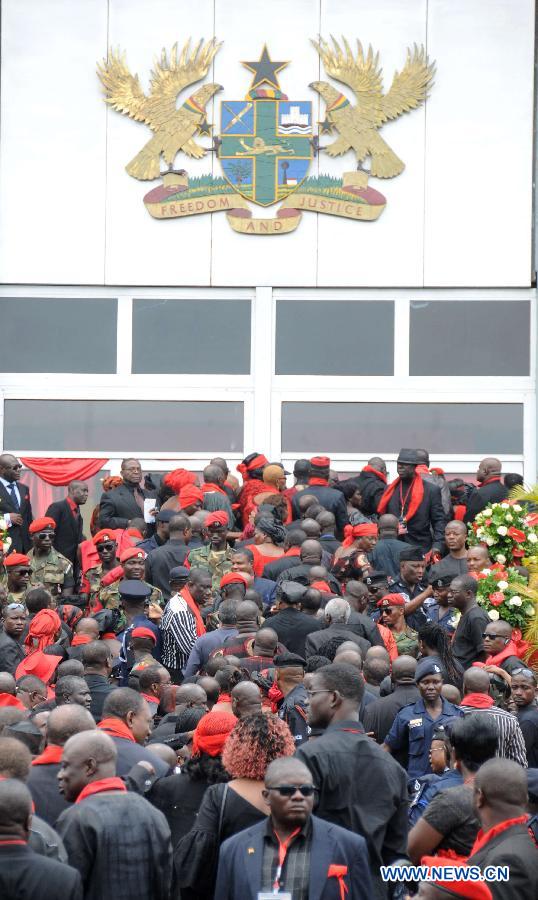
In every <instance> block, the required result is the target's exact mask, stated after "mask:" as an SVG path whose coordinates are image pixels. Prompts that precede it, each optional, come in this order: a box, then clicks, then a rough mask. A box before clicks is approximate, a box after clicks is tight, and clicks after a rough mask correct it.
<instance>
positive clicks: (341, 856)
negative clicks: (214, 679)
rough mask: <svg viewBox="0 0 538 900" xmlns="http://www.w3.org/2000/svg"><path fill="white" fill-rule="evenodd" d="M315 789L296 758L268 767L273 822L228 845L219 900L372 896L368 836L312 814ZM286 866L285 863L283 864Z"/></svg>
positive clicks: (222, 855) (320, 899)
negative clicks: (267, 897)
mask: <svg viewBox="0 0 538 900" xmlns="http://www.w3.org/2000/svg"><path fill="white" fill-rule="evenodd" d="M315 793H316V790H315V787H314V783H313V780H312V775H311V773H310V771H309V769H307V768H306V766H305V765H304V764H303V763H302V762H299V760H297V759H294V758H292V757H282V758H281V759H276V760H274V762H272V763H271V764H270V765H269V766H268V767H267V772H266V773H265V790H264V791H263V795H264V798H265V802H266V803H267V806H268V809H269V818H268V819H264V820H263V821H262V822H259V823H258V824H257V825H253V826H252V827H250V828H247V829H245V831H240V832H239V833H238V834H236V835H234V836H233V837H231V838H229V839H228V840H227V841H224V843H223V845H222V847H221V851H220V855H219V869H218V873H217V883H216V891H215V900H236V898H237V897H241V898H242V900H255V898H256V897H260V896H264V897H265V896H270V895H272V894H274V895H275V896H276V895H277V892H278V896H279V897H284V896H286V897H292V896H293V897H307V896H308V897H309V898H310V900H338V898H341V897H344V896H345V895H347V896H349V897H353V900H371V898H372V897H373V896H374V894H373V885H372V879H371V876H370V866H369V860H368V851H367V848H366V842H365V840H364V838H362V837H360V836H359V835H356V834H352V833H351V832H350V831H346V830H345V829H344V828H340V827H339V826H338V825H333V824H330V823H329V822H324V821H323V820H322V819H319V818H318V817H317V816H313V815H312V807H313V805H314V797H315ZM284 862H285V865H284Z"/></svg>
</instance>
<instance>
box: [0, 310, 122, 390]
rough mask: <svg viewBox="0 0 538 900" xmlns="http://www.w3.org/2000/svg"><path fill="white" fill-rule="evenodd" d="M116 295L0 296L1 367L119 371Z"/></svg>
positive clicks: (70, 370)
mask: <svg viewBox="0 0 538 900" xmlns="http://www.w3.org/2000/svg"><path fill="white" fill-rule="evenodd" d="M116 323H117V302H116V300H102V299H99V300H97V299H95V300H91V299H88V300H68V299H67V300H66V299H61V300H60V299H55V298H50V299H49V298H47V299H43V300H38V299H35V298H33V299H29V300H26V299H24V298H21V299H19V298H16V299H15V298H9V299H3V298H2V299H0V369H1V371H2V372H92V373H95V374H98V373H100V372H103V373H105V372H115V371H116Z"/></svg>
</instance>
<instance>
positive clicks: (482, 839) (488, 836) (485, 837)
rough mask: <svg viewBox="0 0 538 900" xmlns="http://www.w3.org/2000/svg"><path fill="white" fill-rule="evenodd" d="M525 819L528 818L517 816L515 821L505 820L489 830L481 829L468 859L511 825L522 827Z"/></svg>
mask: <svg viewBox="0 0 538 900" xmlns="http://www.w3.org/2000/svg"><path fill="white" fill-rule="evenodd" d="M527 819H528V816H517V817H516V818H515V819H505V821H504V822H499V824H498V825H494V826H493V828H489V829H488V830H487V831H482V829H480V830H479V832H478V834H477V836H476V841H475V842H474V844H473V847H472V850H471V852H470V854H469V857H470V856H473V855H474V854H475V853H478V851H479V850H481V849H482V847H485V846H486V844H489V842H490V841H491V840H493V838H494V837H497V835H498V834H502V833H503V831H507V829H508V828H512V826H513V825H524V824H525V822H526V821H527ZM469 857H468V858H469Z"/></svg>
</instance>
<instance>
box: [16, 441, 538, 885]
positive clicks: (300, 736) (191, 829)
mask: <svg viewBox="0 0 538 900" xmlns="http://www.w3.org/2000/svg"><path fill="white" fill-rule="evenodd" d="M330 466H331V464H330V460H329V458H328V457H324V456H318V457H313V458H312V459H309V460H307V459H302V460H297V462H296V463H295V465H294V470H293V473H289V472H286V471H285V469H284V467H283V466H282V465H281V464H280V463H271V462H269V460H267V459H266V457H265V456H264V455H263V454H261V453H252V454H250V455H249V456H247V457H246V458H245V459H244V460H243V462H242V463H241V464H240V465H239V466H238V475H239V476H240V477H237V476H236V475H234V473H232V472H231V471H230V470H229V467H228V465H227V463H226V461H225V460H224V459H221V458H215V459H213V460H211V462H210V464H209V465H208V466H207V467H206V468H205V469H204V470H203V472H202V473H201V474H200V475H199V474H197V473H195V472H191V471H188V470H185V469H176V470H174V471H172V472H169V473H167V474H166V475H164V477H162V478H161V479H160V478H158V477H157V476H149V477H147V476H146V478H145V479H144V477H143V473H142V468H141V465H140V462H139V461H138V460H136V459H125V460H123V462H122V466H121V476H119V477H118V478H107V479H105V480H104V482H103V494H102V497H101V500H100V502H99V504H98V506H97V507H96V509H95V510H93V513H92V516H91V525H90V528H89V533H88V534H87V535H85V534H84V533H83V532H84V527H83V521H82V515H81V506H83V505H84V504H85V503H86V502H87V499H88V485H87V484H85V483H84V482H81V481H74V482H72V483H70V484H69V485H68V487H67V496H66V498H65V499H64V500H62V501H59V502H56V503H53V504H52V505H51V506H50V507H49V508H48V509H47V510H46V511H45V515H43V516H41V517H38V518H34V517H33V514H32V508H31V501H30V497H29V492H28V489H27V487H26V486H25V485H24V484H23V482H22V481H21V480H20V479H21V472H22V466H21V464H20V462H19V461H18V460H17V458H16V457H14V456H12V455H11V454H7V453H4V454H3V455H1V456H0V529H1V534H2V535H3V540H2V541H0V603H1V607H2V626H1V630H0V897H1V898H2V900H19V898H22V897H25V898H32V897H36V898H37V897H39V898H40V900H57V898H65V900H82V898H84V900H123V898H125V900H127V898H129V900H132V898H133V897H137V898H139V900H194V898H197V900H211V898H216V900H250V898H252V900H263V898H266V897H270V896H275V897H281V898H288V900H307V898H309V900H346V898H347V900H372V898H374V900H376V898H378V900H389V898H392V900H403V898H408V897H414V896H418V897H422V898H430V900H439V898H443V897H472V898H476V900H481V898H486V900H487V898H492V897H493V898H495V900H527V898H528V900H535V898H536V897H537V896H538V700H537V677H536V671H535V669H534V668H533V662H532V660H531V661H530V662H526V661H525V660H526V659H528V656H526V655H525V654H524V650H523V644H522V642H521V640H520V637H521V636H520V635H518V634H517V633H516V632H514V630H513V628H512V625H511V624H510V622H509V621H507V620H503V619H502V618H501V617H500V616H499V615H496V616H490V615H488V612H487V611H486V609H485V608H484V607H483V606H482V605H481V604H480V603H479V602H477V588H478V585H479V580H480V578H481V577H483V573H484V571H485V572H489V571H491V567H493V566H494V565H495V563H494V561H493V560H492V559H491V558H490V556H489V553H490V550H489V547H488V545H487V543H485V542H484V543H480V542H479V543H477V542H476V541H472V542H469V541H468V537H469V529H470V528H472V527H473V522H474V521H475V518H476V516H477V515H479V514H480V513H481V512H482V511H483V510H484V509H487V508H488V507H490V506H491V505H492V504H495V503H499V502H503V501H505V500H506V498H507V497H508V495H509V492H510V489H511V488H512V487H513V486H514V485H515V484H518V483H521V478H520V476H517V475H510V474H506V475H504V477H503V474H502V471H501V463H500V461H499V460H497V459H495V458H487V459H484V460H483V461H482V462H481V463H480V466H479V468H478V472H477V476H476V481H477V483H476V485H471V484H468V483H466V482H464V481H462V480H461V479H453V480H452V481H450V480H448V479H447V478H446V477H445V474H444V473H443V471H442V470H440V469H438V468H433V467H430V460H429V456H428V453H427V452H426V451H425V450H421V449H402V450H401V451H400V453H399V456H398V460H397V472H398V476H397V478H396V479H395V480H394V481H392V482H391V483H388V478H387V467H386V464H385V461H384V460H383V459H382V458H380V457H373V458H372V459H370V460H369V462H368V465H366V466H365V467H364V468H363V469H362V470H361V471H360V472H359V473H358V474H357V475H356V476H353V477H348V478H346V479H345V480H344V479H342V478H339V477H338V476H337V475H336V474H335V473H333V472H332V471H331V467H330ZM292 475H293V478H291V476H292ZM291 481H293V484H290V482H291ZM1 548H3V549H1ZM519 572H520V573H521V575H523V576H525V577H526V578H527V580H528V572H527V570H525V569H524V568H523V567H520V568H519ZM525 573H526V575H525ZM420 863H422V864H423V865H424V866H425V867H426V871H437V868H436V867H438V866H443V865H445V866H448V865H454V864H455V863H458V864H461V866H462V867H463V868H462V872H463V874H461V873H460V876H459V880H457V881H451V880H446V879H442V878H437V877H435V878H434V877H433V876H432V879H429V878H428V877H427V876H425V875H424V876H423V877H422V878H420V879H418V880H417V878H416V876H415V875H414V874H413V870H412V869H411V866H412V865H413V864H415V865H418V864H420ZM396 865H398V866H400V867H402V869H401V872H402V873H403V874H402V875H401V877H399V878H398V879H395V880H394V881H393V882H391V881H390V880H387V878H386V877H384V872H383V867H385V866H396ZM501 865H502V866H509V879H508V880H505V881H480V882H476V881H470V880H469V878H467V877H466V876H465V871H466V870H469V871H471V870H472V867H478V868H479V870H480V871H482V872H484V871H487V872H490V871H491V867H492V866H501ZM406 870H408V871H409V876H408V877H407V876H406V875H405V872H406Z"/></svg>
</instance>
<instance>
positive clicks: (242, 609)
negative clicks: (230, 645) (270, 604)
mask: <svg viewBox="0 0 538 900" xmlns="http://www.w3.org/2000/svg"><path fill="white" fill-rule="evenodd" d="M259 613H260V611H259V609H258V607H257V606H256V604H255V603H253V602H252V600H243V601H242V602H240V603H238V604H237V627H238V628H243V629H244V627H245V625H252V626H254V627H253V629H252V630H253V631H255V630H256V628H257V627H258V615H259Z"/></svg>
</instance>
